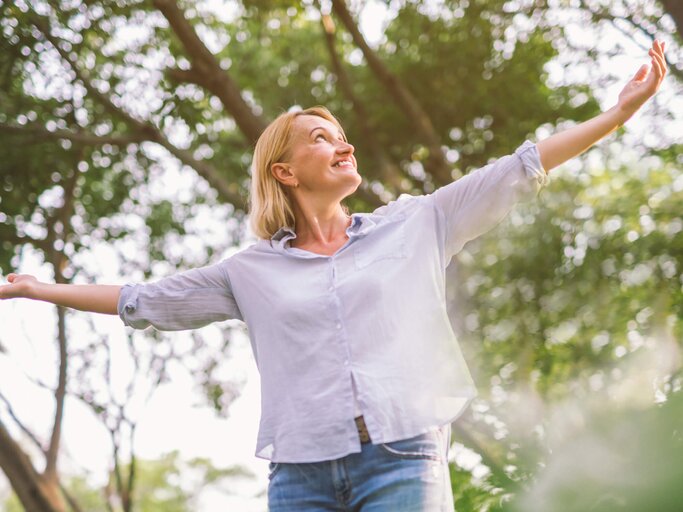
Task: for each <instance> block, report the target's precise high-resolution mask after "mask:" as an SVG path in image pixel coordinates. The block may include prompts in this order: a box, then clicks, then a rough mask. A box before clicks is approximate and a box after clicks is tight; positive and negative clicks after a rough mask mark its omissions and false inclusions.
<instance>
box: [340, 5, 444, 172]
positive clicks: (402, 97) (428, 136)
mask: <svg viewBox="0 0 683 512" xmlns="http://www.w3.org/2000/svg"><path fill="white" fill-rule="evenodd" d="M332 9H333V10H334V12H335V14H336V15H337V17H338V18H339V19H340V20H341V22H342V24H343V25H344V26H345V27H346V30H347V31H348V32H349V33H350V34H351V37H352V38H353V40H354V42H355V43H356V46H358V47H359V48H360V49H361V51H362V52H363V56H364V57H365V60H367V62H368V66H369V67H370V69H371V70H372V71H373V73H374V74H375V77H376V78H377V79H378V80H379V81H380V83H382V84H383V85H384V87H386V89H387V92H388V93H389V94H390V95H391V96H392V97H393V98H394V100H395V101H396V103H397V105H398V106H399V107H400V108H401V110H402V111H403V113H404V114H405V116H406V117H407V118H408V120H409V121H410V122H411V123H413V126H414V128H415V130H416V131H417V134H418V135H419V136H420V137H421V138H422V139H423V142H424V143H425V144H426V146H427V149H429V159H428V162H429V163H430V164H431V165H430V167H431V168H432V174H433V175H434V178H435V179H436V181H437V183H440V184H444V185H445V184H447V183H450V182H451V181H453V177H452V174H451V172H452V170H453V169H452V168H451V166H450V165H449V164H448V162H447V161H446V158H445V155H444V153H443V150H442V149H441V141H440V137H439V135H438V134H437V133H436V130H435V129H434V125H432V121H431V119H430V117H429V115H428V114H427V113H426V112H425V111H424V109H423V108H422V106H421V105H420V103H419V102H418V101H417V99H416V98H415V96H413V94H412V93H411V92H410V91H409V90H408V89H407V88H406V87H405V86H404V85H403V84H402V83H401V81H400V80H399V79H398V77H397V76H396V75H394V74H393V73H392V72H391V71H389V69H388V68H387V67H386V65H385V64H384V63H383V62H382V61H381V60H380V59H379V57H378V56H377V55H376V54H375V52H374V51H373V50H372V48H370V46H369V45H368V43H367V42H366V41H365V38H364V37H363V34H361V32H360V30H359V29H358V26H357V25H356V22H355V21H354V20H353V17H352V16H351V13H350V12H349V10H348V8H347V6H346V2H345V1H344V0H333V1H332Z"/></svg>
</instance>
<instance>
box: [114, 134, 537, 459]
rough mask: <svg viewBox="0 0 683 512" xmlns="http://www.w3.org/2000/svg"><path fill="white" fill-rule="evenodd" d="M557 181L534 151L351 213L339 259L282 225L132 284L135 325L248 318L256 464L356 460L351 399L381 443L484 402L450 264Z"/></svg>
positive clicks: (127, 295)
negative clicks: (218, 255) (219, 256)
mask: <svg viewBox="0 0 683 512" xmlns="http://www.w3.org/2000/svg"><path fill="white" fill-rule="evenodd" d="M546 184H547V176H546V172H545V171H544V170H543V168H542V166H541V163H540V159H539V155H538V150H537V148H536V146H535V144H533V143H531V142H529V141H526V142H525V143H524V144H522V145H521V146H520V147H519V148H517V150H516V151H515V152H514V154H512V155H508V156H505V157H502V158H499V159H498V160H497V161H495V162H493V163H492V164H489V165H487V166H485V167H482V168H481V169H478V170H476V171H474V172H471V173H470V174H468V175H466V176H464V177H463V178H460V179H458V180H456V181H454V182H452V183H450V184H448V185H445V186H443V187H440V188H438V189H436V190H435V191H434V192H433V193H431V194H426V195H416V196H412V195H408V194H403V195H401V196H400V197H399V198H398V199H397V200H395V201H391V202H390V203H388V204H386V205H383V206H381V207H379V208H377V209H376V210H374V211H373V212H372V213H354V214H352V216H351V219H352V221H351V224H350V225H349V226H348V228H347V229H346V234H347V235H348V240H347V241H346V243H345V244H344V245H343V246H342V247H340V248H339V249H338V250H337V251H336V252H335V253H334V254H332V255H329V256H328V255H321V254H316V253H313V252H310V251H306V250H303V249H299V248H294V247H292V246H291V241H292V240H293V239H295V238H296V233H295V232H294V230H292V229H291V228H290V227H283V228H282V229H280V230H279V231H278V232H277V233H275V234H274V235H273V236H272V237H271V239H269V240H266V239H263V240H259V241H257V242H256V243H255V244H253V245H251V246H250V247H247V248H245V249H243V250H241V251H239V252H237V253H235V254H233V255H231V256H230V257H228V258H227V259H224V260H223V261H221V262H220V263H217V264H214V265H210V266H206V267H203V268H198V269H194V270H190V271H187V272H183V273H179V274H177V275H174V276H171V277H167V278H164V279H161V280H160V281H158V282H155V283H149V284H127V285H125V286H124V287H123V288H122V291H121V295H120V298H119V304H118V309H119V314H120V316H121V319H122V320H123V321H124V323H125V324H126V325H128V326H131V327H135V328H146V327H148V326H150V325H152V326H154V327H155V328H157V329H160V330H180V329H193V328H198V327H201V326H203V325H206V324H208V323H210V322H215V321H222V320H226V319H235V318H236V319H240V320H243V321H244V322H245V323H246V325H247V331H248V333H249V338H250V342H251V348H252V351H253V354H254V357H255V359H256V363H257V367H258V370H259V373H260V377H261V421H260V425H259V433H258V440H257V447H256V456H257V457H261V458H266V459H269V460H272V461H275V462H317V461H323V460H331V459H335V458H339V457H342V456H344V455H347V454H349V453H353V452H360V451H361V445H360V440H359V437H358V432H357V427H356V423H355V421H354V416H355V415H356V414H357V411H355V410H354V400H355V401H356V404H357V407H358V409H359V410H360V412H362V414H363V416H364V419H365V423H366V425H367V429H368V432H369V434H370V437H371V439H372V442H373V443H384V442H391V441H396V440H399V439H405V438H409V437H412V436H415V435H418V434H421V433H424V432H426V431H428V430H429V429H430V428H432V427H434V426H440V425H444V424H446V423H449V422H452V421H454V420H455V419H456V418H457V417H458V416H459V415H460V414H461V412H462V411H463V410H464V409H465V407H466V406H467V405H468V404H469V403H470V401H471V400H472V399H473V398H474V397H475V396H476V394H477V392H476V389H475V386H474V383H473V380H472V377H471V376H470V373H469V371H468V369H467V365H466V363H465V360H464V359H463V355H462V353H461V350H460V347H459V345H458V341H457V339H456V336H455V333H454V332H453V330H452V327H451V323H450V321H449V318H448V314H447V309H446V293H445V274H446V273H445V271H446V267H447V266H448V264H449V262H450V261H451V258H452V257H453V256H454V255H455V254H456V253H457V252H458V251H460V250H461V249H462V247H463V246H464V245H465V244H466V243H467V242H468V241H469V240H472V239H474V238H476V237H477V236H479V235H481V234H483V233H484V232H486V231H488V230H489V229H491V228H492V227H494V226H495V225H496V224H498V223H499V222H500V221H501V220H502V219H503V218H504V217H505V216H506V215H507V214H508V213H509V212H510V210H511V209H512V208H513V206H514V205H515V204H516V203H518V202H520V201H525V200H529V199H532V198H534V197H535V196H536V195H537V194H538V192H539V190H540V188H541V187H542V186H544V185H546Z"/></svg>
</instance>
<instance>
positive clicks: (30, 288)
mask: <svg viewBox="0 0 683 512" xmlns="http://www.w3.org/2000/svg"><path fill="white" fill-rule="evenodd" d="M7 281H8V282H9V284H5V285H0V299H14V298H25V299H34V300H42V301H45V302H51V303H53V304H57V305H58V306H64V307H67V308H73V309H79V310H81V311H92V312H93V313H105V314H108V315H116V314H117V312H116V305H117V303H118V300H119V293H120V292H121V286H117V285H100V284H49V283H41V282H40V281H38V280H37V279H36V278H35V277H33V276H30V275H26V274H9V275H8V276H7Z"/></svg>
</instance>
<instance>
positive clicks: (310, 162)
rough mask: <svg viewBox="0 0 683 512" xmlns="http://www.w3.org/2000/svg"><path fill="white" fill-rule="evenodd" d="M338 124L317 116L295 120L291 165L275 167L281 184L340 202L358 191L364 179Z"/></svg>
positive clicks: (288, 160) (285, 164) (289, 162)
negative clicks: (296, 184)
mask: <svg viewBox="0 0 683 512" xmlns="http://www.w3.org/2000/svg"><path fill="white" fill-rule="evenodd" d="M342 137H343V136H342V134H341V132H340V131H339V129H338V128H337V126H336V125H335V124H334V123H331V122H330V121H328V120H327V119H323V118H322V117H318V116H313V115H302V116H298V117H297V118H296V119H295V120H294V124H293V133H292V142H291V148H290V150H289V158H288V159H287V162H281V163H277V164H274V165H273V168H272V170H273V172H274V173H275V174H276V175H277V176H278V177H279V178H280V181H282V182H284V183H285V184H287V185H290V186H293V185H294V184H295V183H298V184H299V187H298V188H296V189H293V190H296V191H297V192H315V193H316V194H324V195H327V196H328V197H329V199H330V200H336V201H339V200H341V199H343V198H344V197H346V196H348V195H350V194H352V193H353V192H355V191H356V189H357V188H358V186H359V185H360V184H361V181H362V178H361V176H360V174H358V169H357V164H356V158H355V157H354V156H353V146H352V145H351V144H349V143H347V142H344V140H343V138H342Z"/></svg>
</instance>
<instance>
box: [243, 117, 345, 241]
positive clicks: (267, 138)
mask: <svg viewBox="0 0 683 512" xmlns="http://www.w3.org/2000/svg"><path fill="white" fill-rule="evenodd" d="M299 116H318V117H322V118H323V119H326V120H328V121H330V122H331V123H333V124H334V125H335V126H336V127H337V128H338V129H339V132H340V133H341V134H342V137H343V138H344V140H345V141H346V134H345V133H344V130H343V129H342V127H341V124H339V121H338V120H337V119H336V118H335V117H334V116H333V115H332V114H331V113H330V111H329V110H327V109H326V108H325V107H322V106H316V107H311V108H307V109H305V110H297V111H293V112H284V113H282V114H280V115H279V116H278V117H277V118H276V119H275V120H274V121H273V122H272V123H270V124H269V125H268V126H267V127H266V129H265V130H264V131H263V133H262V134H261V136H260V137H259V139H258V141H257V142H256V147H255V148H254V158H253V160H252V163H251V190H250V194H249V215H250V218H249V225H250V227H251V230H252V231H253V232H254V234H255V235H256V236H257V237H258V238H261V239H270V238H271V237H272V236H273V235H274V234H275V233H276V232H277V231H278V230H279V229H280V228H282V227H284V226H289V227H291V228H292V229H296V219H295V217H294V209H293V208H292V206H293V205H292V201H293V199H292V197H291V195H290V194H289V192H288V191H287V190H286V188H287V187H286V186H285V185H283V184H282V183H280V182H279V181H278V180H277V179H275V177H274V176H273V173H272V172H271V171H270V168H271V167H272V165H273V164H275V163H278V162H282V161H283V160H284V159H285V158H287V156H288V152H289V150H290V149H291V143H292V132H293V130H292V126H293V125H294V120H295V119H296V118H297V117H299ZM342 208H343V210H344V212H345V213H346V214H347V215H348V214H349V212H348V209H347V207H346V206H344V205H342Z"/></svg>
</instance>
